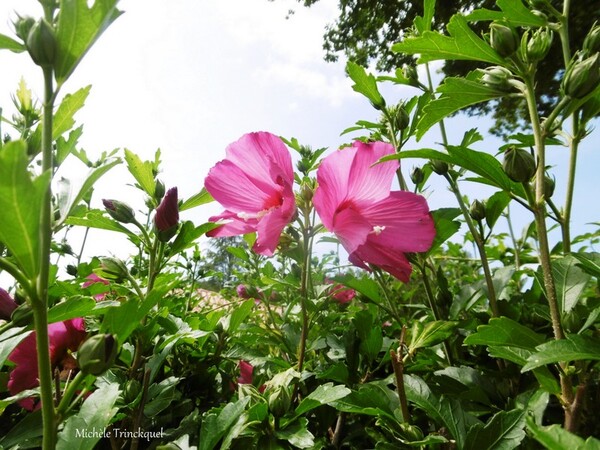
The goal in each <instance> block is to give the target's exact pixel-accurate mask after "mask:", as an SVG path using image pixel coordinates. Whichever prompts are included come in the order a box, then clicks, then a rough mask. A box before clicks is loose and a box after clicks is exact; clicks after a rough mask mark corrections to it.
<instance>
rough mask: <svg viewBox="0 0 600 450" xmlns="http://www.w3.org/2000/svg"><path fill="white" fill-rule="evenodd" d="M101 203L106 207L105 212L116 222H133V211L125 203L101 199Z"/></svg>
mask: <svg viewBox="0 0 600 450" xmlns="http://www.w3.org/2000/svg"><path fill="white" fill-rule="evenodd" d="M102 204H103V205H104V208H105V209H106V212H107V213H108V214H109V215H110V216H111V217H112V218H113V219H115V220H116V221H117V222H121V223H133V222H135V212H134V211H133V209H132V208H131V206H129V205H128V204H126V203H123V202H120V201H119V200H107V199H103V200H102Z"/></svg>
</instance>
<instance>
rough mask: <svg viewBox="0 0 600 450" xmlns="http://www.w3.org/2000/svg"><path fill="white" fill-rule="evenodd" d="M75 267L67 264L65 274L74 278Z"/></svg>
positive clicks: (75, 273)
mask: <svg viewBox="0 0 600 450" xmlns="http://www.w3.org/2000/svg"><path fill="white" fill-rule="evenodd" d="M77 272H78V270H77V266H74V265H73V264H67V273H68V274H69V275H71V276H72V277H76V276H77Z"/></svg>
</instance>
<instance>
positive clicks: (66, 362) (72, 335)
mask: <svg viewBox="0 0 600 450" xmlns="http://www.w3.org/2000/svg"><path fill="white" fill-rule="evenodd" d="M48 337H49V339H50V362H51V364H52V368H53V369H57V368H58V369H59V370H60V371H61V374H62V373H63V372H64V375H65V378H66V376H67V375H68V372H69V371H71V370H74V369H76V368H77V363H76V361H75V359H74V358H73V356H71V353H70V352H74V351H75V350H77V348H78V347H79V344H81V342H83V340H84V339H85V328H84V323H83V319H82V318H76V319H71V320H66V321H64V322H56V323H52V324H50V325H48ZM8 359H9V360H10V361H12V362H13V363H15V365H16V367H15V368H14V369H13V370H12V371H11V372H10V377H9V380H8V391H9V392H10V393H11V395H16V394H18V393H19V392H21V391H24V390H26V389H33V388H35V387H37V386H39V380H38V363H37V343H36V341H35V331H34V332H32V333H31V334H29V336H27V337H26V338H25V339H23V340H22V341H21V342H20V343H19V345H17V346H16V347H15V349H14V350H13V351H12V353H11V354H10V356H9V357H8ZM19 404H20V405H21V406H22V407H23V408H25V409H27V410H29V411H33V410H34V409H36V407H38V406H39V405H36V400H35V399H34V398H26V399H24V400H21V401H20V402H19Z"/></svg>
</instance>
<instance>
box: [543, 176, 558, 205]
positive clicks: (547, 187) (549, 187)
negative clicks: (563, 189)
mask: <svg viewBox="0 0 600 450" xmlns="http://www.w3.org/2000/svg"><path fill="white" fill-rule="evenodd" d="M555 187H556V182H555V181H554V178H550V177H549V176H548V175H545V176H544V197H545V198H547V199H548V198H550V197H552V195H554V188H555Z"/></svg>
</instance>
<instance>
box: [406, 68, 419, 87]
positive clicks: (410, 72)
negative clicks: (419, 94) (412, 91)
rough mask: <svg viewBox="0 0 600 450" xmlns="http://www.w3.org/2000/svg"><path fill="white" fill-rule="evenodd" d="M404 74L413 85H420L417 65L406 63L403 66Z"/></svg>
mask: <svg viewBox="0 0 600 450" xmlns="http://www.w3.org/2000/svg"><path fill="white" fill-rule="evenodd" d="M402 74H403V75H404V77H405V78H406V79H407V80H408V81H409V82H410V85H411V86H419V74H418V73H417V68H416V67H415V66H409V65H405V66H404V67H402Z"/></svg>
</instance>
